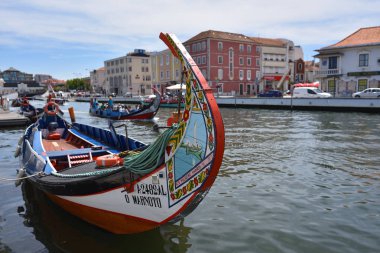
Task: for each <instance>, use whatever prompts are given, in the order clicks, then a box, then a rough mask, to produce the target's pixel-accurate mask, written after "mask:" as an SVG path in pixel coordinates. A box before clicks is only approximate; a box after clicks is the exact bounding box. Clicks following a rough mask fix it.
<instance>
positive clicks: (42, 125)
mask: <svg viewBox="0 0 380 253" xmlns="http://www.w3.org/2000/svg"><path fill="white" fill-rule="evenodd" d="M160 38H161V39H162V40H163V41H164V42H165V43H166V44H167V46H168V47H169V49H170V50H171V51H172V53H173V55H174V56H175V57H177V58H178V59H179V60H180V61H181V63H182V66H183V77H184V78H183V79H184V84H185V85H186V94H185V105H184V111H183V113H182V119H181V120H180V121H179V122H178V124H174V125H173V126H172V127H171V128H168V129H167V130H165V131H164V132H162V133H161V135H159V137H158V138H157V139H156V140H155V141H154V142H153V143H152V144H150V145H146V144H144V143H142V142H140V141H138V140H135V139H133V138H131V137H128V136H124V135H121V134H118V133H116V131H115V128H114V127H113V125H112V122H111V121H110V124H109V130H108V129H101V128H97V127H94V126H90V125H85V124H80V123H77V122H74V123H69V122H67V121H65V120H64V119H63V118H62V117H60V116H59V113H58V110H56V109H54V108H53V106H51V107H52V108H50V109H49V108H48V109H49V110H48V112H45V114H44V115H43V116H42V117H41V118H40V119H39V120H38V121H37V122H36V123H34V124H32V125H30V126H29V127H28V128H27V129H26V131H25V134H24V135H23V137H22V139H21V140H22V141H21V142H20V145H21V161H22V164H23V167H24V171H25V173H26V180H28V181H30V182H31V183H32V184H33V185H34V186H35V187H38V188H39V189H41V190H42V191H43V192H44V193H45V194H46V195H47V196H48V197H49V198H50V199H51V200H52V201H53V202H55V203H56V204H58V205H59V206H61V207H62V208H63V209H65V210H67V211H68V212H70V213H71V214H73V215H75V216H78V217H79V218H81V219H83V220H85V221H87V222H89V223H91V224H94V225H96V226H98V227H101V228H103V229H105V230H107V231H110V232H112V233H116V234H130V233H138V232H143V231H147V230H150V229H153V228H155V227H158V226H160V225H162V224H165V223H168V222H171V223H173V222H176V221H178V220H180V219H182V218H183V217H185V216H186V215H188V214H189V213H191V212H192V211H193V210H194V209H195V208H196V207H197V205H198V204H199V203H200V202H201V201H202V199H203V198H204V197H205V196H206V194H207V192H208V191H209V189H210V187H211V186H212V185H213V183H214V180H215V178H216V176H217V174H218V171H219V168H220V166H221V163H222V159H223V153H224V126H223V121H222V118H221V115H220V112H219V108H218V106H217V104H216V101H215V98H214V97H213V92H212V90H211V89H210V88H209V86H208V85H207V83H206V80H205V78H204V77H203V75H202V74H201V71H200V70H199V69H198V67H197V66H196V64H195V62H194V61H193V59H192V58H191V57H190V55H189V54H188V52H187V51H186V49H185V48H184V46H183V45H182V44H181V43H180V42H179V40H178V39H177V38H176V36H175V35H172V34H162V33H161V35H160ZM158 101H159V100H158Z"/></svg>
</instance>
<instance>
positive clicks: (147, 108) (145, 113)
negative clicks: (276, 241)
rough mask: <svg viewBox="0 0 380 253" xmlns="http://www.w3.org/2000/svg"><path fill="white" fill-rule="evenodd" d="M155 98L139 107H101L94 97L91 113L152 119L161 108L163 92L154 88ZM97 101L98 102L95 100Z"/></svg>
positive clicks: (119, 117) (102, 116)
mask: <svg viewBox="0 0 380 253" xmlns="http://www.w3.org/2000/svg"><path fill="white" fill-rule="evenodd" d="M153 91H154V94H155V98H154V99H153V100H152V101H151V102H150V103H149V104H146V105H143V106H142V107H140V108H138V109H133V110H132V109H128V108H123V109H121V108H117V107H114V108H112V109H111V108H104V109H103V108H101V107H100V106H99V105H96V104H94V99H92V101H91V102H90V114H91V115H92V116H96V117H101V118H109V119H113V120H151V119H153V118H154V116H155V115H156V114H157V112H158V109H159V108H160V99H161V94H160V93H159V92H158V91H157V90H156V89H153ZM95 103H96V102H95Z"/></svg>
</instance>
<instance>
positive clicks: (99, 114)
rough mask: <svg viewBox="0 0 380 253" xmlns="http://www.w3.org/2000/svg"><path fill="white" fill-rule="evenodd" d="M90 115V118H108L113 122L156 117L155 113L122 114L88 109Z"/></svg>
mask: <svg viewBox="0 0 380 253" xmlns="http://www.w3.org/2000/svg"><path fill="white" fill-rule="evenodd" d="M90 114H91V115H92V116H96V117H101V118H108V119H113V120H151V119H153V118H154V116H155V115H156V112H151V111H150V112H144V113H136V114H135V113H123V112H115V111H107V110H99V109H94V108H90Z"/></svg>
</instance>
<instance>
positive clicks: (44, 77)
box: [34, 74, 53, 83]
mask: <svg viewBox="0 0 380 253" xmlns="http://www.w3.org/2000/svg"><path fill="white" fill-rule="evenodd" d="M49 79H53V77H52V76H51V75H45V74H35V75H34V80H35V81H36V82H37V83H42V82H43V81H46V80H49Z"/></svg>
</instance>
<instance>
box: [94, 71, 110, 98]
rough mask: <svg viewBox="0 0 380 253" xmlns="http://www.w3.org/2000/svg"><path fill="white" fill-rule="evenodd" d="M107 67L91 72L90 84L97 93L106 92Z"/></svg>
mask: <svg viewBox="0 0 380 253" xmlns="http://www.w3.org/2000/svg"><path fill="white" fill-rule="evenodd" d="M106 78H107V77H106V69H105V67H102V68H98V69H94V70H93V71H91V72H90V85H91V87H92V90H93V91H94V92H96V93H100V94H106V90H107V88H106Z"/></svg>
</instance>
